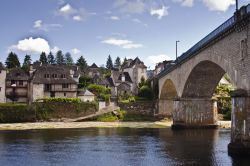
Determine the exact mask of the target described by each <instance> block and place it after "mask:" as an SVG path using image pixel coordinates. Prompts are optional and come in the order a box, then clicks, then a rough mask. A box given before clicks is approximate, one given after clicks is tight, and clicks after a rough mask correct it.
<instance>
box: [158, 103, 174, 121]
mask: <svg viewBox="0 0 250 166" xmlns="http://www.w3.org/2000/svg"><path fill="white" fill-rule="evenodd" d="M173 107H174V100H173V99H160V100H159V102H158V114H160V115H165V116H169V117H170V116H172V113H173V111H174V109H173Z"/></svg>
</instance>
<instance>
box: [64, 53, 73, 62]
mask: <svg viewBox="0 0 250 166" xmlns="http://www.w3.org/2000/svg"><path fill="white" fill-rule="evenodd" d="M65 62H66V64H67V65H72V64H73V63H74V60H73V58H72V56H71V54H70V53H69V52H67V53H66V54H65Z"/></svg>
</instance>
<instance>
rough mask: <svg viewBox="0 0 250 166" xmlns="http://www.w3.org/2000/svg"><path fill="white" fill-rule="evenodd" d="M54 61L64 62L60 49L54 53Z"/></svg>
mask: <svg viewBox="0 0 250 166" xmlns="http://www.w3.org/2000/svg"><path fill="white" fill-rule="evenodd" d="M56 63H57V64H58V65H61V64H65V58H64V55H63V53H62V51H61V50H59V51H57V53H56Z"/></svg>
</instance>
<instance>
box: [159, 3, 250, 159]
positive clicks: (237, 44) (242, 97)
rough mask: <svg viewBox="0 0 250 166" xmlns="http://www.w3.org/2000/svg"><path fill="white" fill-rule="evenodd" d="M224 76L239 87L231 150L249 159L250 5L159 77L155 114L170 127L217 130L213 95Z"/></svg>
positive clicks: (235, 103) (234, 93)
mask: <svg viewBox="0 0 250 166" xmlns="http://www.w3.org/2000/svg"><path fill="white" fill-rule="evenodd" d="M225 73H227V74H228V75H229V76H230V78H231V80H232V82H233V83H234V84H235V85H236V87H237V90H236V91H235V92H233V93H232V110H233V112H232V129H231V130H232V136H231V137H232V139H231V143H230V145H229V147H230V148H229V150H230V149H232V148H234V147H239V146H235V145H238V144H240V146H241V147H243V149H245V150H246V149H247V151H248V152H247V153H248V154H250V4H249V5H248V6H244V7H242V8H241V9H240V10H239V11H238V12H236V13H235V14H234V16H233V17H231V18H230V19H228V20H227V21H226V22H224V23H223V24H222V25H221V26H219V27H218V28H217V29H215V30H214V31H213V32H211V33H210V34H209V35H207V36H206V37H205V38H203V39H202V40H201V41H199V42H198V43H197V44H196V45H194V46H193V47H192V48H191V49H189V50H188V51H187V52H185V53H184V54H182V55H181V56H180V57H179V58H178V59H177V60H176V62H175V64H174V65H171V66H169V67H167V68H166V69H165V70H164V71H163V72H161V73H160V74H159V104H158V108H159V113H172V114H173V121H174V123H173V127H196V126H209V127H211V126H216V122H217V106H216V101H214V100H212V95H213V93H214V90H215V88H216V86H217V84H218V83H219V81H220V79H221V78H222V76H223V75H224V74H225ZM238 149H239V148H238Z"/></svg>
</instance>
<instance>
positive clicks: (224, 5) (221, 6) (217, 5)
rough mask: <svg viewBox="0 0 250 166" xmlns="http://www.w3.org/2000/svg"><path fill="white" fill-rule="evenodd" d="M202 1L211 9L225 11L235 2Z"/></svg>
mask: <svg viewBox="0 0 250 166" xmlns="http://www.w3.org/2000/svg"><path fill="white" fill-rule="evenodd" d="M203 3H204V4H205V5H206V6H207V7H208V9H209V10H211V11H223V12H225V11H227V10H228V8H229V7H230V6H231V5H234V4H235V0H203Z"/></svg>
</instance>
